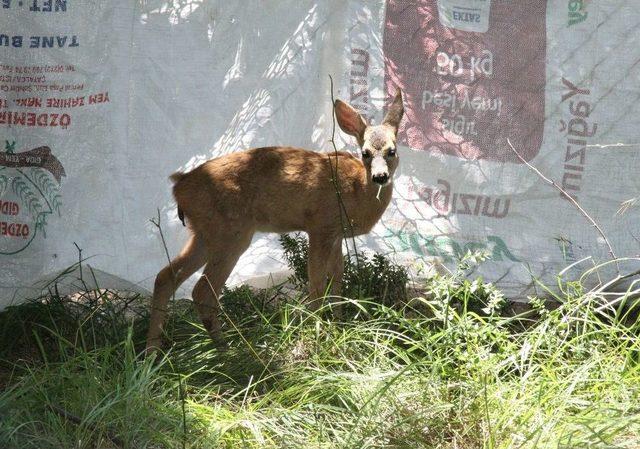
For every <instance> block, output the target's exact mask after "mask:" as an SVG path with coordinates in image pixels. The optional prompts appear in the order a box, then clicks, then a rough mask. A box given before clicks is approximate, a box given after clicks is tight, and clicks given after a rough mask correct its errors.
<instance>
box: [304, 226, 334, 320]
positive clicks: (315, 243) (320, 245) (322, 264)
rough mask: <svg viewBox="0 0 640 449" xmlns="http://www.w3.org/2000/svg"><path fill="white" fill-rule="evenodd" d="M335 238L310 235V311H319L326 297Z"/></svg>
mask: <svg viewBox="0 0 640 449" xmlns="http://www.w3.org/2000/svg"><path fill="white" fill-rule="evenodd" d="M333 242H334V239H333V238H327V237H326V236H323V235H318V234H309V260H308V263H307V265H308V272H309V309H311V310H318V308H319V307H320V304H321V303H322V298H323V297H324V295H325V289H326V286H327V272H328V269H329V263H328V262H329V257H330V256H331V252H332V249H333Z"/></svg>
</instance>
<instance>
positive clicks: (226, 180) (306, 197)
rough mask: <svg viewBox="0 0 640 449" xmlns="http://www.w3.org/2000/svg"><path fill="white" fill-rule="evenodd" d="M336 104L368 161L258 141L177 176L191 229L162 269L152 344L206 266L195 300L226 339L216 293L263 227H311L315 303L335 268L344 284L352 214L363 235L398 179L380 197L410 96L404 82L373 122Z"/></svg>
mask: <svg viewBox="0 0 640 449" xmlns="http://www.w3.org/2000/svg"><path fill="white" fill-rule="evenodd" d="M335 109H336V117H337V119H338V124H339V125H340V127H341V128H342V129H343V130H344V131H345V132H347V133H349V134H352V135H354V136H355V137H356V138H357V140H358V142H361V147H362V149H363V152H364V151H368V152H369V153H368V154H369V156H368V157H364V158H363V160H360V159H358V158H356V157H354V156H352V155H351V154H349V153H345V152H338V154H337V157H336V155H335V153H318V152H314V151H309V150H304V149H300V148H291V147H268V148H255V149H251V150H247V151H243V152H237V153H231V154H228V155H226V156H222V157H219V158H216V159H212V160H209V161H207V162H205V163H204V164H202V165H200V166H199V167H196V168H195V169H193V170H192V171H190V172H189V173H174V174H173V175H171V177H170V178H171V180H172V181H174V183H175V184H174V187H173V194H174V197H175V199H176V202H177V205H178V210H179V215H180V216H181V217H184V218H185V219H186V222H187V225H188V226H189V229H190V231H191V234H192V236H191V239H190V240H189V242H188V243H187V245H186V246H185V247H184V248H183V249H182V252H181V253H180V254H179V255H178V256H177V257H176V258H175V259H174V260H172V261H171V264H170V265H168V266H166V267H165V268H163V269H162V270H161V271H160V273H158V276H157V277H156V282H155V286H154V293H153V300H152V311H151V322H150V327H149V332H148V335H147V348H148V349H153V348H156V347H158V345H159V343H160V340H161V335H162V327H163V324H164V320H165V316H166V307H167V303H168V300H169V298H170V296H171V295H172V294H173V292H174V291H175V290H176V288H177V287H178V286H179V285H180V284H181V283H182V282H184V281H185V280H186V279H187V278H188V277H189V276H191V275H192V274H193V273H194V272H195V271H197V270H198V269H199V268H201V267H202V266H203V265H206V266H205V269H204V274H203V276H202V277H201V278H200V280H199V281H198V282H197V283H196V286H195V287H194V290H193V300H194V304H195V306H196V309H197V311H198V314H199V315H200V318H201V320H202V322H203V323H204V325H205V327H206V329H207V331H208V332H209V333H210V334H211V337H212V338H214V340H218V341H219V339H220V335H219V333H220V322H219V320H218V295H219V294H220V291H221V289H222V287H223V286H224V283H225V281H226V280H227V277H228V276H229V274H230V273H231V271H232V270H233V267H234V266H235V264H236V262H237V261H238V258H239V257H240V256H241V255H242V253H243V252H244V251H245V250H246V249H247V247H248V246H249V244H250V242H251V238H252V236H253V234H254V233H255V232H277V233H285V232H291V231H304V232H307V233H308V234H309V261H308V265H309V284H310V289H309V290H310V298H311V300H312V301H311V303H310V307H311V308H312V309H315V308H317V307H318V305H319V298H321V297H322V295H323V293H324V291H325V286H326V280H327V276H328V275H329V276H330V277H331V279H332V290H333V291H334V292H335V293H339V291H340V288H341V283H342V271H343V266H342V265H343V259H342V239H343V237H344V236H345V231H344V230H343V229H342V224H343V223H345V224H346V217H348V218H349V220H350V221H351V226H352V229H353V231H354V233H355V234H356V235H359V234H365V233H367V232H369V231H370V230H371V228H372V227H373V226H374V225H375V224H376V223H377V222H378V220H379V219H380V217H381V216H382V214H383V213H384V211H385V209H386V208H387V206H388V205H389V202H390V201H391V194H392V190H393V189H392V186H391V183H387V184H386V185H385V186H384V187H383V188H382V191H381V192H380V195H379V198H376V196H377V195H378V191H379V187H380V186H379V185H378V184H376V183H375V182H374V181H373V177H374V175H375V174H376V173H378V172H380V173H382V172H385V170H386V175H388V176H387V177H388V179H391V176H392V175H393V172H394V170H395V168H396V167H397V165H398V157H397V155H393V154H392V153H389V151H390V149H392V148H395V139H396V132H397V127H398V122H399V120H400V119H401V118H402V97H401V94H400V92H399V91H398V95H397V96H396V99H395V101H394V103H393V104H392V106H391V108H390V110H389V113H388V114H387V118H386V119H385V121H384V122H383V124H382V125H378V126H368V127H367V125H366V124H365V123H364V120H363V119H362V117H360V115H359V114H358V113H357V112H356V111H355V110H353V108H351V107H350V106H349V105H347V104H346V103H342V102H340V101H339V100H338V101H336V105H335ZM389 117H392V119H391V120H389ZM372 166H374V167H375V168H374V170H376V173H372ZM336 168H337V170H336ZM333 173H337V181H338V185H339V188H340V191H341V197H342V200H343V203H344V207H345V209H346V214H343V216H342V217H341V216H340V215H341V214H340V211H341V207H340V204H339V202H338V197H337V195H336V188H335V185H334V183H333V181H332V179H333V178H332V174H333ZM380 173H378V174H380ZM380 176H382V175H380ZM378 181H380V178H378ZM345 215H346V216H345ZM350 230H351V228H349V231H348V232H350Z"/></svg>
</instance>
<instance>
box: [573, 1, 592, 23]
mask: <svg viewBox="0 0 640 449" xmlns="http://www.w3.org/2000/svg"><path fill="white" fill-rule="evenodd" d="M585 3H586V2H585V0H569V26H571V25H575V24H576V23H580V22H584V21H585V20H586V19H587V15H588V13H587V5H586V4H585Z"/></svg>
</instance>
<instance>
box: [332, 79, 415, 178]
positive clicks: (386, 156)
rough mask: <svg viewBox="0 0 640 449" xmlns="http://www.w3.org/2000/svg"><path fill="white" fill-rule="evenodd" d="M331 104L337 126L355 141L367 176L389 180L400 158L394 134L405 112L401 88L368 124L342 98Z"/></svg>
mask: <svg viewBox="0 0 640 449" xmlns="http://www.w3.org/2000/svg"><path fill="white" fill-rule="evenodd" d="M334 108H335V112H336V119H337V120H338V125H340V128H341V129H342V130H343V131H344V132H345V133H347V134H350V135H352V136H354V137H355V138H356V140H357V141H358V145H359V146H360V149H361V150H362V163H363V164H364V166H365V168H366V169H367V174H368V176H369V179H370V180H371V181H373V182H375V183H376V184H380V185H385V184H387V183H389V182H390V180H391V179H392V177H393V173H394V172H395V170H396V168H397V167H398V162H399V161H398V153H397V149H396V136H397V134H398V126H399V125H400V120H402V115H403V113H404V106H403V104H402V92H401V91H400V89H398V92H397V93H396V97H395V98H394V100H393V103H391V106H390V107H389V110H388V111H387V115H386V116H385V117H384V120H383V121H382V123H381V124H380V125H369V124H367V122H366V121H365V120H364V119H363V118H362V116H361V115H360V114H359V113H358V112H357V111H356V110H355V109H354V108H352V107H351V106H349V105H348V104H347V103H345V102H343V101H340V100H336V102H335V105H334Z"/></svg>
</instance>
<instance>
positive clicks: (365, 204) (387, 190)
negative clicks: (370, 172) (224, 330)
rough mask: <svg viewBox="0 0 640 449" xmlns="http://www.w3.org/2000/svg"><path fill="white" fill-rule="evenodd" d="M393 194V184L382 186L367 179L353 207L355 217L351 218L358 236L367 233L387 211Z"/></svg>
mask: <svg viewBox="0 0 640 449" xmlns="http://www.w3.org/2000/svg"><path fill="white" fill-rule="evenodd" d="M392 193H393V183H392V182H389V183H388V184H386V185H384V186H382V189H380V185H379V184H376V183H374V182H373V181H370V177H369V178H368V179H367V181H366V182H365V184H364V186H363V190H362V193H361V195H362V196H361V198H360V200H358V201H357V205H356V207H355V211H354V212H355V214H354V215H355V216H354V217H353V218H354V220H353V222H354V224H355V227H356V228H357V233H358V234H363V233H367V232H369V231H370V230H371V228H373V226H375V224H376V223H377V222H378V220H380V217H381V216H382V214H383V213H384V211H385V210H386V209H387V206H388V205H389V203H390V202H391V196H392Z"/></svg>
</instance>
